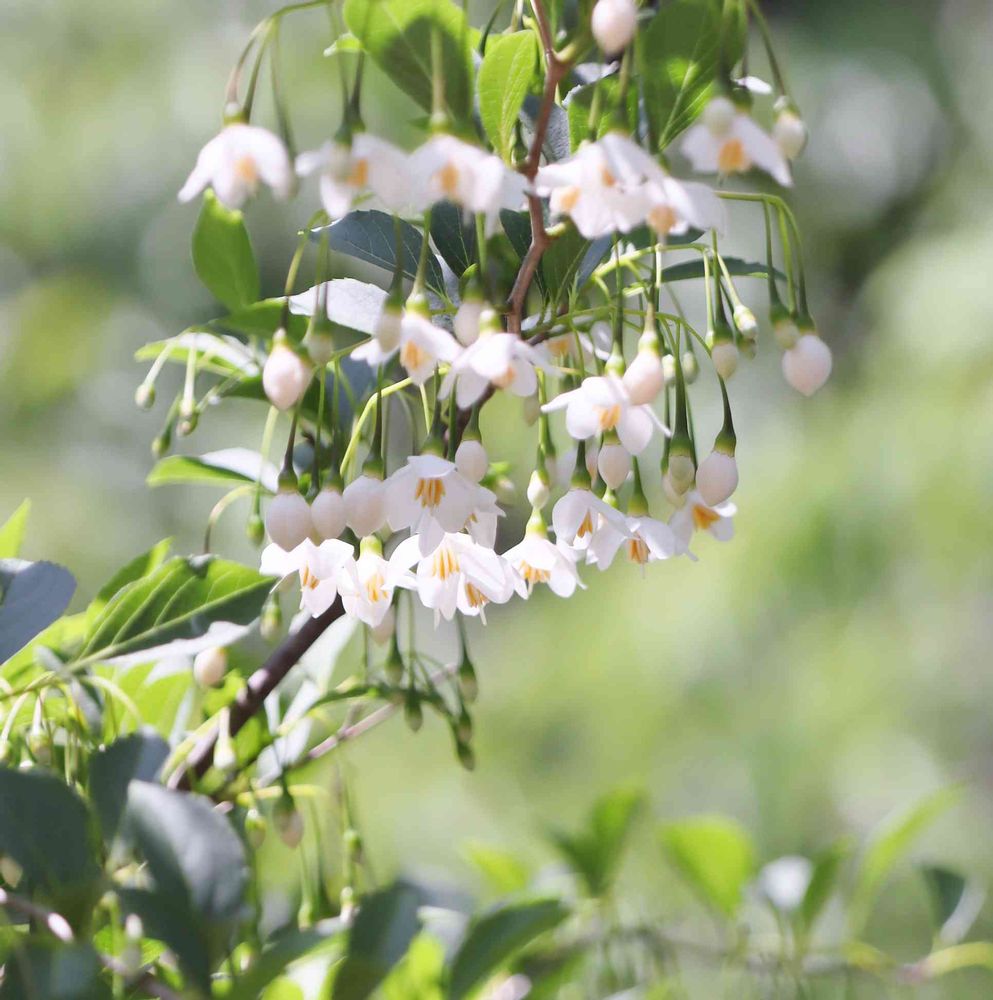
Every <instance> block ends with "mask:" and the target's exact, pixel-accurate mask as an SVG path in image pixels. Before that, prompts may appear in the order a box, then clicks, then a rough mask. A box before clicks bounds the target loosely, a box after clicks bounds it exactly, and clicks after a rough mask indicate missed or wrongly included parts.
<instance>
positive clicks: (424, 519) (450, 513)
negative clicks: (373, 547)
mask: <svg viewBox="0 0 993 1000" xmlns="http://www.w3.org/2000/svg"><path fill="white" fill-rule="evenodd" d="M478 490H479V487H478V486H476V484H475V483H471V482H470V481H469V480H468V479H466V478H465V477H464V476H463V475H462V474H461V473H460V472H459V470H458V468H457V467H456V465H455V463H454V462H449V461H448V460H447V459H445V458H441V457H440V456H438V455H427V454H426V455H413V456H411V457H410V458H408V459H407V464H406V465H405V466H404V467H403V468H402V469H398V470H397V471H396V472H394V473H393V475H392V476H390V478H389V479H388V480H387V481H386V516H387V520H388V521H389V524H390V527H391V528H392V529H393V530H394V531H402V530H404V529H405V528H409V529H410V531H411V532H412V534H413V535H414V536H415V537H416V538H417V540H418V544H419V546H420V552H421V555H427V554H428V553H429V552H431V551H433V550H434V549H435V548H437V546H438V545H439V544H440V542H441V540H442V538H443V537H444V536H445V534H446V533H450V534H454V533H456V532H459V531H461V530H462V529H463V528H464V527H465V526H466V522H467V521H468V520H469V518H470V516H471V515H472V512H473V508H474V506H475V501H476V494H477V491H478Z"/></svg>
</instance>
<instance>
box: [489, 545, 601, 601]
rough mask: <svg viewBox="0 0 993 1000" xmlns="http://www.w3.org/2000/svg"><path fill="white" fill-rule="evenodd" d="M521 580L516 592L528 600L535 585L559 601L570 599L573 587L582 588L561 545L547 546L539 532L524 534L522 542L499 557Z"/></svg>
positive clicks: (570, 560)
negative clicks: (527, 597) (559, 598)
mask: <svg viewBox="0 0 993 1000" xmlns="http://www.w3.org/2000/svg"><path fill="white" fill-rule="evenodd" d="M503 557H504V559H506V560H507V562H508V563H510V565H511V566H512V567H513V568H514V569H515V570H516V571H517V573H518V575H519V576H520V578H521V580H522V587H521V589H520V590H519V591H518V592H519V593H520V594H521V596H522V597H526V596H529V595H530V594H531V592H532V591H533V590H534V587H535V584H539V583H544V584H547V585H548V589H549V590H551V592H552V593H553V594H556V595H558V596H559V597H571V596H572V595H573V593H575V590H576V587H582V586H583V583H582V581H581V580H580V579H579V572H578V571H577V569H576V560H575V556H574V555H573V554H572V552H571V551H570V550H569V549H568V548H566V547H565V546H564V545H560V544H556V543H555V542H551V541H549V540H548V538H547V537H546V536H545V535H544V533H543V532H535V531H530V530H529V531H527V532H526V533H525V535H524V538H522V539H521V541H520V542H518V544H517V545H515V546H514V547H513V548H512V549H508V550H507V551H506V552H505V553H504V554H503Z"/></svg>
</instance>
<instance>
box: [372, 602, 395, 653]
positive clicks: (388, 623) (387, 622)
mask: <svg viewBox="0 0 993 1000" xmlns="http://www.w3.org/2000/svg"><path fill="white" fill-rule="evenodd" d="M396 630H397V616H396V611H394V609H393V605H392V604H391V605H390V607H389V610H388V611H387V612H386V614H385V615H383V620H382V621H381V622H380V623H379V624H378V625H374V626H373V627H372V628H370V629H369V635H371V636H372V641H373V642H374V643H375V644H376V645H377V646H385V645H386V644H387V643H388V642H389V641H390V639H392V638H393V636H394V634H395V633H396Z"/></svg>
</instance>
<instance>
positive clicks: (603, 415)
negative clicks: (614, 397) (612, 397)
mask: <svg viewBox="0 0 993 1000" xmlns="http://www.w3.org/2000/svg"><path fill="white" fill-rule="evenodd" d="M596 414H597V419H598V420H599V421H600V430H602V431H612V430H613V429H614V428H615V427H616V426H617V425H618V424H619V423H620V420H621V406H620V403H614V405H613V406H598V407H597V408H596Z"/></svg>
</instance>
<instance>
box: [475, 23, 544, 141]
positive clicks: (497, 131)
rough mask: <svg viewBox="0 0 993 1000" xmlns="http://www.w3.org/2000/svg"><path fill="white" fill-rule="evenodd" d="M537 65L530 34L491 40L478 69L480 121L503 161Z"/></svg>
mask: <svg viewBox="0 0 993 1000" xmlns="http://www.w3.org/2000/svg"><path fill="white" fill-rule="evenodd" d="M537 64H538V40H537V38H536V37H535V35H534V32H532V31H517V32H514V34H512V35H499V36H497V37H496V38H490V39H489V41H488V42H487V45H486V54H485V55H484V56H483V63H482V65H481V66H480V67H479V80H478V88H479V117H480V119H481V120H482V122H483V128H485V129H486V134H487V136H488V137H489V140H490V142H491V143H492V144H493V147H494V148H495V149H496V150H497V152H499V153H500V155H501V156H502V157H503V158H504V159H505V160H510V158H511V154H512V152H513V149H514V133H515V129H516V125H517V116H518V115H519V114H520V112H521V107H522V106H523V104H524V98H525V97H526V96H527V93H528V90H529V89H530V87H531V80H532V79H533V77H534V72H535V67H536V66H537Z"/></svg>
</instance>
